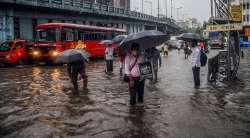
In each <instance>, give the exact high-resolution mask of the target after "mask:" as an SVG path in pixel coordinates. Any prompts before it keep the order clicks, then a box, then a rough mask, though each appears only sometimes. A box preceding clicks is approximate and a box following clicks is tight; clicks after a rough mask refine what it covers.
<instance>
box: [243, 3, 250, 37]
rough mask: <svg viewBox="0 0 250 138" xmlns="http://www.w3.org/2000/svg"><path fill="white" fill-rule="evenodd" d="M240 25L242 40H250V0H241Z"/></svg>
mask: <svg viewBox="0 0 250 138" xmlns="http://www.w3.org/2000/svg"><path fill="white" fill-rule="evenodd" d="M242 25H243V30H244V31H243V32H244V38H243V39H244V41H248V42H250V0H242Z"/></svg>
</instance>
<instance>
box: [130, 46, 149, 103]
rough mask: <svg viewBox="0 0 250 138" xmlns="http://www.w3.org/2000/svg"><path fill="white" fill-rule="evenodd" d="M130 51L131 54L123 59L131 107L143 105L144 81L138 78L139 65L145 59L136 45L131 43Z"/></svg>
mask: <svg viewBox="0 0 250 138" xmlns="http://www.w3.org/2000/svg"><path fill="white" fill-rule="evenodd" d="M131 50H132V52H131V53H128V54H127V55H126V58H125V74H126V75H127V76H128V78H129V95H130V100H129V101H130V102H129V103H130V105H131V106H134V105H136V104H137V105H143V99H144V85H145V80H144V79H143V80H142V79H141V78H140V76H141V74H140V69H139V64H140V63H143V62H144V61H145V59H144V56H143V55H142V54H141V52H140V45H139V44H138V43H133V44H132V45H131Z"/></svg>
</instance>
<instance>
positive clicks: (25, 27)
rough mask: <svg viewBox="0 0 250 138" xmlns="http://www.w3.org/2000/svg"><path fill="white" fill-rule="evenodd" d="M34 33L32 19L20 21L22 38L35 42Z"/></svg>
mask: <svg viewBox="0 0 250 138" xmlns="http://www.w3.org/2000/svg"><path fill="white" fill-rule="evenodd" d="M33 31H34V30H33V27H32V20H31V19H20V38H22V39H27V40H33Z"/></svg>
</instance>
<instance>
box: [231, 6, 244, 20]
mask: <svg viewBox="0 0 250 138" xmlns="http://www.w3.org/2000/svg"><path fill="white" fill-rule="evenodd" d="M230 13H231V15H232V17H233V19H234V20H235V21H237V22H242V6H241V5H232V6H230Z"/></svg>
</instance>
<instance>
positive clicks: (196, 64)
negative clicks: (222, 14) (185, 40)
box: [191, 40, 201, 86]
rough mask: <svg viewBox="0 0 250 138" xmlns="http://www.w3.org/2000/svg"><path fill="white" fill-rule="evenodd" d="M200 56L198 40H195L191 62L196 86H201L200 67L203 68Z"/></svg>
mask: <svg viewBox="0 0 250 138" xmlns="http://www.w3.org/2000/svg"><path fill="white" fill-rule="evenodd" d="M200 56H201V51H200V48H199V47H198V45H197V40H193V43H192V60H191V62H192V70H193V77H194V84H195V86H200V67H201V62H200Z"/></svg>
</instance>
